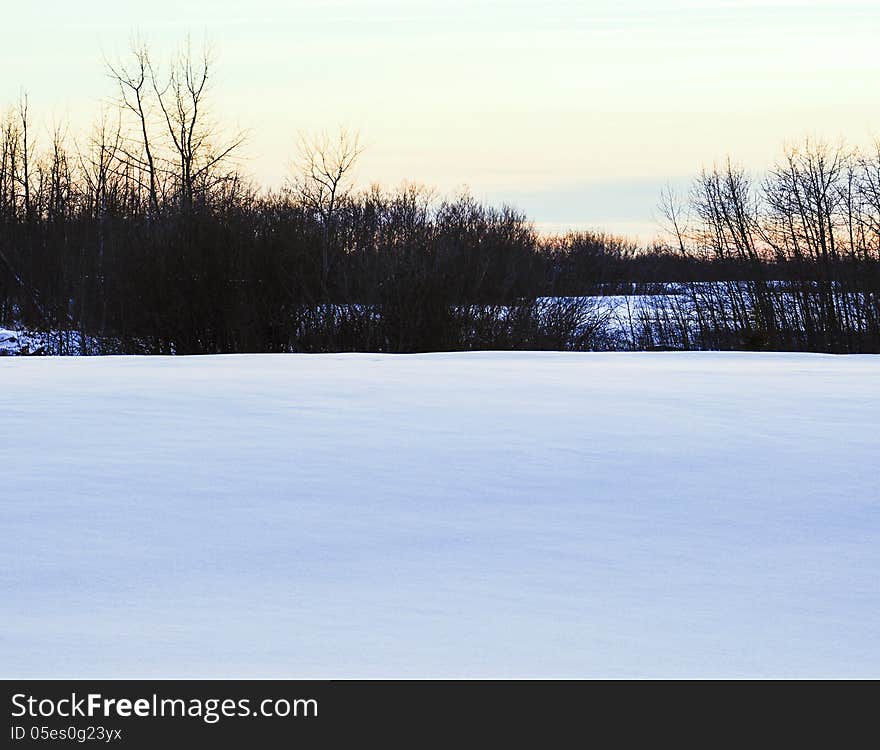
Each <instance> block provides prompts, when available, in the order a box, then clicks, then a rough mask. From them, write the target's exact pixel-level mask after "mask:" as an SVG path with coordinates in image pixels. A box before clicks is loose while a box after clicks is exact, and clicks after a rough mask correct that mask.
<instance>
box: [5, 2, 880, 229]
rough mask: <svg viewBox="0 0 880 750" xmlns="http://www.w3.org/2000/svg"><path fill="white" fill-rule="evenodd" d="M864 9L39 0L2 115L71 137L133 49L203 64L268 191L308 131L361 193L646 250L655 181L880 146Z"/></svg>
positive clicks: (12, 54) (219, 105) (21, 41)
mask: <svg viewBox="0 0 880 750" xmlns="http://www.w3.org/2000/svg"><path fill="white" fill-rule="evenodd" d="M878 7H880V6H878V4H877V3H876V1H875V2H867V1H865V0H856V1H847V0H844V1H843V2H831V1H830V0H814V1H812V2H805V1H801V0H791V1H789V2H785V1H782V0H777V1H776V2H773V1H771V2H758V1H757V0H702V1H701V2H696V1H694V0H655V1H653V2H648V1H647V0H615V1H614V2H611V1H608V0H592V1H591V0H582V1H581V2H569V1H567V0H556V1H553V0H550V1H546V2H523V1H522V0H512V1H510V0H509V1H508V2H494V1H492V0H489V1H482V2H481V1H480V0H470V1H468V2H465V1H464V0H445V1H443V2H440V1H438V0H409V1H408V2H402V1H400V0H363V1H362V2H354V1H353V0H335V1H334V0H331V1H330V2H326V1H325V2H309V1H307V0H299V1H293V2H284V1H282V0H250V2H246V3H242V2H231V0H152V2H149V3H123V2H120V1H119V0H116V1H111V0H79V1H78V2H75V3H74V2H70V0H43V1H42V2H40V3H34V4H32V5H31V6H30V7H28V6H26V5H25V4H24V3H15V4H13V5H12V7H11V8H8V9H4V13H3V25H2V27H0V69H2V71H3V72H2V76H0V101H7V102H10V103H11V102H12V101H13V100H14V99H15V98H16V96H17V94H18V91H19V88H20V87H25V88H26V89H27V90H28V91H29V92H30V97H31V102H32V107H33V109H34V111H35V112H37V113H38V114H39V115H40V116H41V118H42V120H43V121H44V122H45V123H49V122H51V121H52V120H53V119H55V120H64V119H69V120H70V121H71V124H72V128H73V130H77V129H78V128H82V127H85V126H86V125H87V124H88V122H89V121H90V120H91V119H92V117H93V115H94V114H95V112H96V111H97V109H98V108H99V106H100V102H101V100H102V98H106V97H108V96H109V95H111V94H112V91H113V89H112V86H111V85H110V83H109V81H107V80H106V79H105V78H104V76H103V66H102V55H103V54H106V55H108V56H110V57H113V56H116V55H118V54H120V53H122V52H124V50H125V48H126V45H127V40H128V38H129V37H130V36H131V33H132V31H134V30H139V31H140V32H141V34H142V35H143V36H144V37H146V38H147V39H148V40H150V41H151V42H152V43H153V45H154V47H155V48H156V49H157V50H162V49H169V48H171V47H173V46H175V45H176V44H177V43H179V41H180V39H181V38H182V37H183V36H184V35H185V34H186V33H191V34H192V35H193V37H194V38H196V39H200V38H202V37H203V36H205V35H207V37H208V38H209V39H210V40H211V41H212V43H213V45H214V48H215V50H216V52H217V55H218V65H219V67H218V80H217V81H216V88H215V92H214V95H215V97H214V102H215V103H214V110H215V113H216V114H217V115H218V117H220V118H222V119H224V120H228V121H229V122H230V123H234V124H238V125H240V126H242V127H246V128H248V129H249V130H250V132H251V138H250V141H249V143H248V146H247V149H246V153H247V155H248V157H249V158H248V160H247V162H246V167H247V169H248V170H250V171H251V172H252V173H253V174H254V175H255V176H256V177H257V178H258V179H260V180H261V181H262V182H266V183H269V184H278V183H279V182H280V181H281V179H282V178H283V175H284V174H285V170H286V169H287V163H288V160H289V158H290V157H291V156H292V155H293V153H294V144H295V139H296V133H297V131H298V130H302V129H327V128H333V127H334V126H335V125H336V124H338V123H344V124H347V125H349V126H351V127H354V128H357V129H359V130H360V131H361V133H362V136H363V139H364V141H365V142H366V143H367V145H368V147H369V148H368V150H367V152H366V153H365V155H364V157H363V160H362V162H361V164H360V169H359V177H360V180H361V181H362V182H364V183H366V182H371V181H379V182H383V183H386V184H389V185H394V184H396V183H398V182H400V181H401V180H404V179H409V180H411V181H416V182H423V183H427V184H430V185H434V186H437V187H438V188H439V189H440V190H441V191H453V190H455V189H456V188H458V187H460V186H464V185H467V186H469V187H470V188H471V190H472V191H473V192H474V193H475V194H476V195H478V196H480V197H485V198H489V199H491V200H493V201H502V200H509V201H511V202H513V203H515V204H518V205H519V206H521V207H522V208H524V209H526V210H527V211H528V212H529V213H530V214H531V215H532V216H533V217H534V218H535V219H536V220H537V221H539V222H546V223H548V224H554V225H565V224H578V225H582V224H595V225H598V226H601V227H603V228H607V229H611V230H619V231H636V232H638V233H639V234H642V235H646V234H650V233H651V231H652V224H651V222H652V214H653V212H654V207H655V205H656V202H657V197H658V194H659V190H660V188H661V187H662V185H663V184H664V182H666V181H671V182H673V183H675V184H683V181H684V180H685V179H686V178H687V177H688V176H689V175H691V174H693V173H694V172H696V171H697V170H698V169H699V168H700V167H701V166H702V165H704V164H710V163H711V162H713V161H715V160H719V159H723V158H724V157H725V156H726V155H727V154H728V153H729V154H732V155H733V156H735V157H736V158H737V159H739V160H740V161H742V162H743V163H744V164H745V165H746V166H747V167H749V168H753V169H758V168H760V167H762V166H764V165H766V164H767V163H768V162H769V161H770V160H771V159H773V158H774V157H775V156H776V155H777V154H778V153H779V152H780V150H781V149H782V147H783V145H784V143H785V142H787V141H792V140H797V139H799V138H801V137H803V136H804V135H814V136H824V137H826V138H829V139H837V138H839V137H844V138H846V139H847V140H849V141H851V142H854V143H864V142H867V141H868V140H869V139H870V138H871V137H872V135H874V134H878V133H880V96H878V94H880V54H878V53H877V49H878V47H880V9H878Z"/></svg>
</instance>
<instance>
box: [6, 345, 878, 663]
mask: <svg viewBox="0 0 880 750" xmlns="http://www.w3.org/2000/svg"><path fill="white" fill-rule="evenodd" d="M878 428H880V357H871V356H861V357H854V356H851V357H832V356H822V355H784V354H782V355H780V354H767V355H757V354H755V355H752V354H715V353H698V354H680V353H675V354H667V353H650V354H620V353H617V354H534V353H511V354H498V353H491V354H488V353H487V354H447V355H424V356H379V355H339V356H336V355H312V356H309V355H277V356H273V355H254V356H250V355H245V356H226V357H201V358H195V357H193V358H148V357H119V358H67V359H57V358H38V359H31V358H21V359H19V358H9V357H7V358H3V359H0V498H2V499H0V513H2V545H0V676H2V677H7V678H9V677H16V678H20V677H81V678H85V677H113V676H124V677H148V676H164V677H175V676H177V677H210V676H219V677H270V676H278V677H362V676H369V677H392V676H393V677H404V676H418V677H446V676H448V677H462V676H483V677H493V676H520V677H544V676H551V677H562V676H573V677H633V676H639V677H644V676H750V677H755V676H758V677H760V676H779V677H793V676H872V677H880V486H878V481H880V477H878V464H880V429H878Z"/></svg>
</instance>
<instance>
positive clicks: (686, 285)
mask: <svg viewBox="0 0 880 750" xmlns="http://www.w3.org/2000/svg"><path fill="white" fill-rule="evenodd" d="M209 70H210V65H209V61H208V60H207V58H200V59H197V60H196V59H194V57H193V56H192V55H191V54H189V53H186V54H184V55H183V56H181V57H180V59H178V60H176V61H175V62H174V63H173V64H172V65H171V66H170V67H169V68H168V70H167V72H166V73H165V74H164V75H162V74H160V73H159V72H158V71H157V70H156V69H155V67H154V65H153V64H152V61H151V60H150V57H149V54H148V51H147V50H145V49H143V48H142V49H136V50H135V53H134V55H133V58H132V61H131V64H130V65H129V66H128V67H123V66H120V67H117V68H113V69H112V71H113V74H114V77H115V80H116V81H117V84H118V86H119V96H120V98H119V112H118V113H116V114H113V115H109V116H105V117H104V118H103V119H102V121H101V124H100V125H99V126H98V127H96V128H95V131H94V133H93V135H92V137H91V138H90V139H89V141H88V143H86V144H80V145H76V144H72V143H70V142H69V141H68V139H66V138H64V137H63V136H62V134H61V133H60V132H58V133H55V135H54V137H52V138H51V139H49V140H48V145H46V143H45V141H46V140H47V139H45V138H43V141H44V144H43V147H42V148H39V149H35V148H34V145H33V144H34V140H35V139H34V135H33V127H32V125H31V123H30V120H29V115H28V110H27V103H26V100H23V101H22V102H21V103H20V104H19V106H18V107H16V108H14V109H12V110H11V111H10V112H9V114H8V115H7V116H6V118H5V120H3V122H2V129H0V325H5V326H7V327H23V328H27V329H30V330H33V331H42V332H43V333H44V334H45V336H44V340H45V342H46V343H45V347H44V348H45V349H46V350H51V351H57V352H61V353H76V352H84V353H93V352H104V353H112V352H127V353H132V352H142V353H178V354H183V353H216V352H247V351H267V352H281V351H341V350H370V351H389V352H405V351H426V350H445V349H470V348H552V349H596V348H604V349H608V348H657V347H661V348H721V349H732V348H749V349H762V348H766V349H796V350H815V351H832V352H854V351H880V152H878V153H874V154H870V155H866V154H861V153H857V152H853V151H847V150H844V149H842V148H835V149H832V148H828V147H825V146H821V145H810V144H807V145H806V146H804V147H803V148H801V149H794V150H791V151H790V152H789V153H788V154H787V155H786V157H785V158H784V159H783V160H782V161H781V162H780V164H778V165H777V166H776V167H775V169H774V170H773V171H771V172H770V173H769V176H768V177H766V179H764V180H763V181H761V182H759V183H757V184H755V183H754V182H752V181H750V179H749V178H748V176H747V175H746V174H745V173H744V172H743V171H742V170H738V169H736V168H734V167H733V166H731V165H727V166H725V167H724V168H720V169H716V170H712V171H708V172H705V173H704V174H702V175H701V176H700V177H699V178H698V179H697V180H696V182H695V185H694V189H693V192H692V195H691V196H690V197H689V199H688V200H687V201H686V202H685V203H684V205H677V204H675V203H674V202H672V201H670V202H668V204H667V206H666V207H667V214H668V218H669V220H670V227H671V228H672V230H673V233H672V236H674V238H675V239H674V241H672V242H670V243H669V245H668V246H664V245H656V246H654V247H651V248H639V247H637V246H636V245H635V244H633V243H630V242H627V241H626V240H622V239H619V238H614V237H608V236H604V235H597V234H591V233H570V234H567V235H564V236H554V237H545V236H541V235H539V234H537V233H536V231H535V230H534V228H533V226H532V225H531V224H530V222H529V221H528V220H527V219H526V217H524V216H523V215H522V214H520V213H518V212H517V211H514V210H512V209H509V208H501V209H496V208H492V207H489V206H485V205H481V204H480V203H478V202H476V201H474V200H473V199H472V198H471V197H469V196H467V195H463V196H460V197H458V198H456V199H452V200H435V199H433V198H432V196H431V193H430V192H428V191H426V190H424V189H420V188H415V187H405V188H402V189H400V190H397V191H394V192H386V191H383V190H381V189H379V188H375V187H374V188H372V189H370V190H368V191H365V192H359V193H356V192H353V191H352V189H351V187H350V184H349V183H348V182H347V180H348V176H349V170H350V168H351V166H352V164H353V163H354V160H355V159H356V157H357V154H358V153H359V149H358V146H357V143H356V139H352V138H350V137H349V136H347V135H346V134H345V133H341V134H340V137H339V138H338V139H336V140H328V139H324V140H321V141H313V142H304V143H303V148H302V154H301V158H300V162H299V164H300V167H301V169H300V170H299V172H297V174H295V175H294V178H293V179H292V180H291V182H290V184H289V185H288V187H287V188H286V189H285V190H283V191H280V192H275V193H271V192H270V193H266V192H262V191H259V190H257V189H256V188H255V187H254V186H253V185H252V184H250V182H249V181H247V180H246V179H244V178H242V177H241V175H240V174H238V172H237V171H236V169H235V168H234V165H233V164H232V162H230V160H229V156H230V155H231V154H233V152H234V150H235V148H236V147H237V146H238V144H239V143H240V142H241V138H240V137H239V136H233V137H228V136H227V137H225V138H224V137H223V136H222V133H221V131H220V129H219V128H217V127H216V125H213V124H208V123H207V121H206V119H205V115H204V111H205V109H204V94H205V92H206V90H207V87H206V83H207V80H208V71H209ZM636 293H638V294H640V295H641V296H638V297H632V296H628V297H627V298H626V299H624V300H621V298H620V297H619V296H618V297H615V296H614V295H633V294H636Z"/></svg>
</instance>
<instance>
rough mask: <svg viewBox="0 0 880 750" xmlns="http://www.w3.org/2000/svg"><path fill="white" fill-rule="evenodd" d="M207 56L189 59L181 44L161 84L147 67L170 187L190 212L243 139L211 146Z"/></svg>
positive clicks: (191, 55)
mask: <svg viewBox="0 0 880 750" xmlns="http://www.w3.org/2000/svg"><path fill="white" fill-rule="evenodd" d="M212 63H213V61H212V57H211V52H210V50H209V49H208V47H207V46H205V47H204V48H203V49H202V51H201V52H199V53H194V52H193V49H192V44H191V43H190V41H189V40H187V41H186V44H185V45H184V47H183V49H182V51H181V52H180V53H179V54H178V56H177V58H176V59H175V60H174V61H173V63H172V65H171V68H170V71H169V72H168V74H167V76H166V77H165V78H164V79H163V80H162V81H160V78H159V75H158V74H157V72H156V71H155V69H154V68H153V66H152V64H150V78H151V81H152V85H153V91H154V92H155V95H156V101H157V102H158V105H159V109H160V110H161V112H162V119H163V120H164V123H165V126H166V129H167V135H168V138H169V139H170V143H171V146H172V151H173V155H174V160H175V162H176V169H175V175H174V177H175V182H176V185H177V190H178V195H179V198H180V205H181V207H182V208H184V209H188V208H191V207H192V204H193V198H194V195H195V192H196V189H197V188H198V187H200V188H202V189H204V190H209V189H210V188H212V187H213V186H214V185H216V184H217V183H218V182H220V181H222V180H223V179H224V178H225V175H217V174H215V170H216V168H217V167H218V166H219V165H220V164H221V163H222V162H223V161H224V160H225V159H227V158H228V157H229V156H230V155H231V154H232V153H233V152H234V151H235V150H236V149H237V148H238V147H239V146H241V145H242V143H243V142H244V140H245V134H244V133H243V132H239V133H237V134H236V135H234V136H232V137H230V138H228V139H225V140H224V141H223V142H221V143H216V142H215V141H216V139H217V138H218V137H219V134H218V128H217V127H216V126H215V125H213V124H212V123H211V122H210V121H209V119H208V116H207V112H206V108H205V96H206V94H207V92H208V82H209V79H210V77H211V75H212V67H213V65H212Z"/></svg>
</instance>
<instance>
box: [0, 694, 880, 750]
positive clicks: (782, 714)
mask: <svg viewBox="0 0 880 750" xmlns="http://www.w3.org/2000/svg"><path fill="white" fill-rule="evenodd" d="M3 687H4V694H5V709H4V710H5V714H6V717H7V722H6V728H5V731H4V739H5V741H4V742H3V745H2V746H5V747H10V748H16V747H21V748H25V747H63V746H69V747H72V746H86V747H98V746H101V747H109V748H141V747H144V748H148V747H149V748H175V747H186V748H191V747H274V746H281V745H282V743H283V746H292V745H295V744H300V743H306V746H308V747H312V746H322V747H323V746H335V743H341V742H351V741H355V742H358V744H361V743H363V742H364V741H368V740H369V741H370V742H371V744H372V743H385V744H386V746H387V744H389V743H393V745H394V746H411V747H420V746H422V745H424V744H426V743H429V742H434V741H437V740H442V741H443V742H446V743H455V744H456V745H459V744H464V745H469V744H471V743H472V742H475V741H478V740H479V741H484V742H485V741H490V742H491V741H505V742H507V741H516V742H517V744H520V743H523V742H526V743H527V744H533V745H534V746H537V747H544V746H548V743H549V745H550V746H570V745H575V744H576V745H583V744H588V743H589V742H590V740H595V739H597V738H598V737H603V738H606V739H611V740H613V743H612V744H616V743H618V742H622V741H627V742H638V743H639V744H640V745H646V746H651V745H654V744H656V743H657V741H658V740H660V739H666V740H682V739H686V738H691V739H696V740H700V739H703V740H706V741H713V742H714V741H716V740H718V739H720V738H726V739H731V738H738V739H739V740H741V741H748V742H749V743H750V744H751V743H753V742H756V741H763V740H767V739H776V740H785V739H791V738H792V737H794V736H797V735H799V734H803V733H806V734H808V735H809V736H810V738H811V739H813V740H815V739H817V738H818V737H819V736H821V733H822V732H823V731H824V732H826V737H827V738H828V739H829V740H830V739H832V738H833V739H834V740H835V741H836V742H839V741H840V740H841V739H842V737H843V736H845V735H846V734H847V733H855V736H858V732H859V731H860V727H861V725H862V723H864V725H865V727H866V728H868V726H869V725H868V722H869V719H870V718H871V717H872V716H873V714H874V711H873V706H874V703H875V695H876V684H873V683H863V684H860V685H859V684H850V685H848V686H845V685H844V684H843V683H837V684H835V683H829V684H823V683H807V682H801V683H771V682H733V683H724V682H702V683H701V682H670V683H664V682H588V681H583V682H580V681H555V682H554V681H550V682H544V681H430V680H429V681H395V680H391V681H338V682H337V681H296V680H291V681H283V680H282V681H271V680H270V681H204V680H195V681H176V680H159V681H128V680H121V681H91V680H89V681H86V680H83V681H49V680H45V681H26V680H22V681H4V683H3ZM869 731H871V732H872V733H873V731H874V730H873V728H870V729H869ZM377 746H378V745H377Z"/></svg>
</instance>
